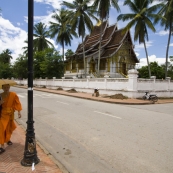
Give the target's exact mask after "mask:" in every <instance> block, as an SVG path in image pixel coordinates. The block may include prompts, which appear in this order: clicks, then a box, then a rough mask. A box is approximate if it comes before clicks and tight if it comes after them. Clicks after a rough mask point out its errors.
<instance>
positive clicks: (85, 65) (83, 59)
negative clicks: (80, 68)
mask: <svg viewBox="0 0 173 173" xmlns="http://www.w3.org/2000/svg"><path fill="white" fill-rule="evenodd" d="M82 47H83V63H84V76H85V78H86V67H85V66H86V65H85V48H84V40H83V36H82Z"/></svg>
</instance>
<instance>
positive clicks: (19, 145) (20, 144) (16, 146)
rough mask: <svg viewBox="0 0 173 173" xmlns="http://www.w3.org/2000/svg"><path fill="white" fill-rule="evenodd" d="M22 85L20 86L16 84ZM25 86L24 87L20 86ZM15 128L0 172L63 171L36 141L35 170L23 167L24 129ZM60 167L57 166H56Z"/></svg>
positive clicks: (139, 102) (115, 101)
mask: <svg viewBox="0 0 173 173" xmlns="http://www.w3.org/2000/svg"><path fill="white" fill-rule="evenodd" d="M17 87H22V86H17ZM22 88H26V87H22ZM34 90H37V91H43V92H49V93H54V94H61V95H67V96H71V97H77V98H81V99H88V100H93V101H101V102H108V103H113V104H136V105H144V104H152V103H151V102H150V101H148V100H147V101H145V100H140V99H122V100H121V99H111V98H103V97H93V96H92V94H90V93H82V92H81V93H80V92H76V93H69V92H67V91H64V90H53V89H45V88H34ZM163 103H173V99H162V100H158V102H156V104H163ZM16 125H17V129H16V130H15V131H14V132H13V135H12V138H11V140H12V142H13V145H12V146H7V147H6V151H5V152H4V153H3V154H1V155H0V173H63V171H62V170H64V168H63V167H61V165H60V164H59V163H58V161H56V160H54V158H53V157H51V155H49V153H48V152H46V150H45V149H44V148H43V147H42V146H41V144H38V143H37V146H36V147H37V155H38V157H39V159H40V162H39V163H38V164H37V165H35V170H34V171H32V170H31V167H24V166H22V165H21V164H20V162H21V160H22V159H23V154H24V146H25V130H24V129H23V128H22V127H21V126H20V125H19V124H17V123H16ZM58 165H59V167H61V168H59V167H58Z"/></svg>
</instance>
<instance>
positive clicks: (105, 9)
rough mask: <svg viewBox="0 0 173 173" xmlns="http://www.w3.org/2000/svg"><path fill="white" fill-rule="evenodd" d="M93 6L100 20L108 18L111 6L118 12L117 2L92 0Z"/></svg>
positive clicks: (116, 0)
mask: <svg viewBox="0 0 173 173" xmlns="http://www.w3.org/2000/svg"><path fill="white" fill-rule="evenodd" d="M93 6H94V8H96V9H97V11H98V12H97V13H98V16H99V17H100V18H101V20H102V19H106V18H107V17H109V10H110V8H111V6H113V7H114V8H115V9H116V10H117V11H118V12H119V11H120V8H119V6H118V0H94V3H93Z"/></svg>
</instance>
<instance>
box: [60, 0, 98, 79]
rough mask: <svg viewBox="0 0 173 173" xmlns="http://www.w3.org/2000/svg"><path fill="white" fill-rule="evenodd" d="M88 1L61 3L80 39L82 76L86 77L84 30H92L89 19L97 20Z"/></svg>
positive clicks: (77, 0) (78, 0)
mask: <svg viewBox="0 0 173 173" xmlns="http://www.w3.org/2000/svg"><path fill="white" fill-rule="evenodd" d="M89 3H90V0H74V1H73V2H72V3H69V2H66V1H63V3H62V5H64V6H66V7H67V8H68V9H69V10H70V12H69V15H68V18H69V22H70V24H71V26H72V29H77V31H78V36H79V37H82V44H83V61H84V74H85V77H86V66H85V49H84V37H85V34H86V28H87V29H88V31H89V32H91V31H92V29H93V23H92V20H91V19H94V20H97V18H96V17H95V16H94V11H93V8H92V7H91V6H89Z"/></svg>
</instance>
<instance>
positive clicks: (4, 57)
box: [0, 49, 13, 64]
mask: <svg viewBox="0 0 173 173" xmlns="http://www.w3.org/2000/svg"><path fill="white" fill-rule="evenodd" d="M11 53H12V52H11V51H10V50H9V49H6V50H4V51H2V53H1V54H0V61H1V62H3V63H5V64H10V60H11V59H13V57H12V56H11Z"/></svg>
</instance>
